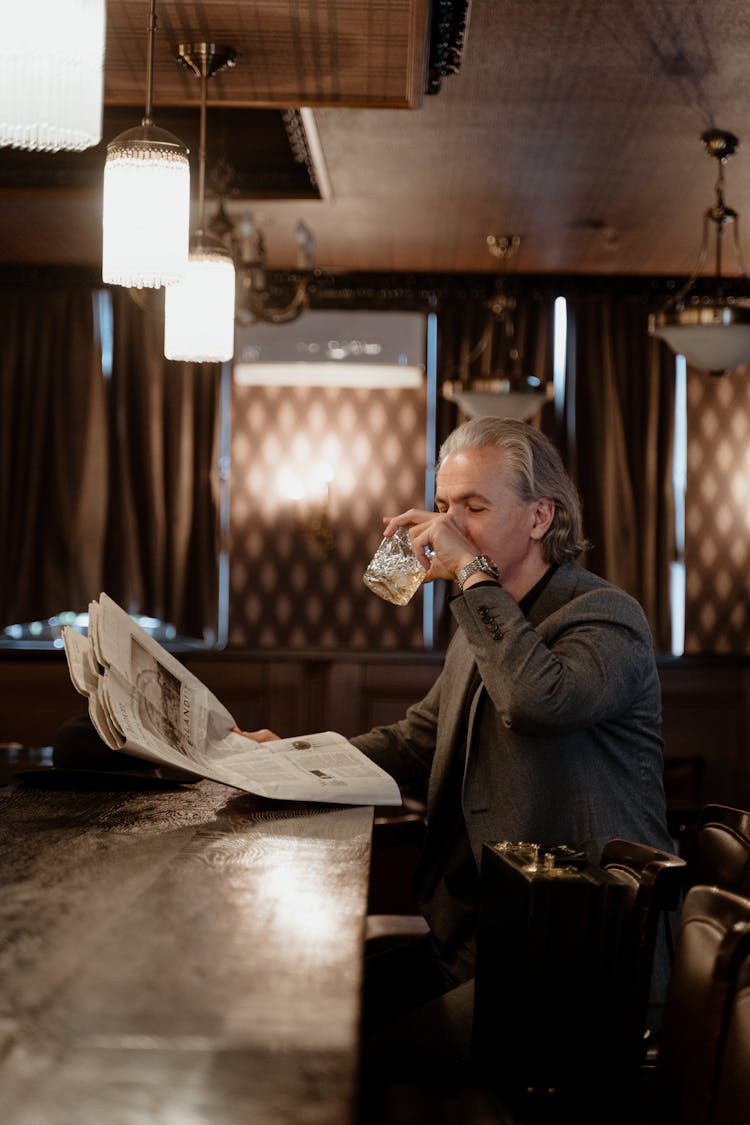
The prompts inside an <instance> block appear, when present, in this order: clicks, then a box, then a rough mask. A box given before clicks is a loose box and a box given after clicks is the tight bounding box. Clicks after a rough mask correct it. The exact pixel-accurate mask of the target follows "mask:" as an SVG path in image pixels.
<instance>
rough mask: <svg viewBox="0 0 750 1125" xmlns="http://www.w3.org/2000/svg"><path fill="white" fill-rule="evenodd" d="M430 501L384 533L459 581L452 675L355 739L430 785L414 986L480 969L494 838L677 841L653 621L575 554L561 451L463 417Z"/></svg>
mask: <svg viewBox="0 0 750 1125" xmlns="http://www.w3.org/2000/svg"><path fill="white" fill-rule="evenodd" d="M435 502H436V508H437V512H427V511H421V510H417V509H411V510H410V511H407V512H404V513H402V514H401V515H398V516H395V517H393V518H390V519H387V521H386V526H385V534H386V535H392V534H393V533H394V532H395V530H396V529H397V528H398V527H406V528H408V529H409V534H410V537H411V539H412V543H413V545H414V549H415V551H416V553H417V555H418V557H421V558H423V559H424V566H425V568H426V569H427V575H426V581H432V580H434V579H436V578H443V579H448V580H451V581H454V582H456V583H457V585H458V590H459V594H458V596H457V597H456V598H454V599H453V600H452V601H451V603H450V610H451V613H452V615H453V618H454V621H455V624H456V626H457V628H456V631H455V634H454V636H453V638H452V640H451V642H450V645H449V647H448V650H447V653H446V658H445V664H444V667H443V670H442V672H441V674H440V676H439V678H438V680H437V682H436V683H435V685H434V686H433V688H432V689H431V690H430V691H429V692H428V694H427V695H426V696H425V698H424V699H423V700H422V701H421V702H419V703H417V704H415V705H414V706H412V707H411V708H409V710H408V711H407V713H406V716H405V718H404V719H402V720H401V721H400V722H397V723H395V724H393V725H391V726H387V727H380V728H376V729H374V730H372V731H370V732H369V733H368V734H363V735H360V736H358V737H357V738H354V739H352V741H353V742H354V744H355V745H356V746H358V747H359V749H360V750H362V751H363V752H364V753H365V754H366V755H368V757H370V758H372V759H373V760H374V761H376V762H377V763H378V764H379V765H381V766H382V767H383V768H384V769H386V770H387V771H388V772H389V773H391V774H392V775H393V776H394V777H395V778H396V780H397V781H398V782H399V783H400V784H402V785H404V786H417V787H422V788H424V789H426V792H427V836H426V840H425V845H424V849H423V852H422V856H421V859H420V863H419V865H418V869H417V874H416V887H415V890H416V894H417V898H418V901H419V904H420V909H421V910H422V912H423V914H424V916H425V918H426V919H427V922H428V923H429V927H430V934H429V940H428V942H427V943H425V946H424V951H425V953H426V960H425V958H424V957H423V960H422V969H420V971H419V972H412V970H411V969H409V970H408V971H407V972H406V973H405V974H404V975H403V977H402V982H403V981H404V980H406V979H407V978H409V979H410V980H411V981H412V983H413V992H414V997H413V998H414V999H425V998H426V997H427V996H428V995H430V994H436V993H439V992H441V991H445V990H448V989H450V988H452V987H453V986H455V985H458V984H460V983H461V982H463V981H466V980H469V979H470V978H471V977H472V976H473V972H474V937H475V928H476V915H477V902H478V883H479V863H480V856H481V847H482V843H483V842H485V841H488V840H502V839H506V840H512V841H519V840H526V841H531V842H536V843H539V844H542V845H545V846H553V845H556V844H568V845H572V846H573V847H575V848H577V849H582V850H584V851H585V852H586V853H587V855H588V856H589V858H590V859H591V860H592V861H594V862H598V860H599V856H600V853H601V849H602V846H603V844H604V843H605V842H606V841H607V840H608V839H610V838H611V837H614V836H624V837H626V838H629V839H632V840H636V841H639V842H641V843H646V844H651V845H654V846H657V847H660V848H663V849H665V850H668V851H672V850H673V843H672V839H671V837H670V835H669V833H668V830H667V826H666V812H665V800H664V790H663V785H662V743H661V739H660V734H659V730H660V721H661V696H660V685H659V678H658V674H657V669H656V663H655V659H654V652H653V645H652V640H651V635H650V632H649V628H648V625H647V622H646V619H645V616H644V614H643V611H642V609H641V607H640V606H639V605H638V603H637V602H636V601H635V600H634V599H633V598H632V597H630V596H629V595H628V594H626V593H625V592H624V591H622V590H620V589H618V588H617V587H615V586H612V585H611V584H609V583H607V582H606V581H604V580H603V579H601V578H598V577H596V576H595V575H593V574H591V573H589V572H587V571H586V570H584V569H583V568H581V567H580V566H579V565H578V564H577V562H576V561H575V560H576V559H577V558H578V556H579V555H580V553H581V551H582V550H583V549H584V548H585V547H586V546H587V544H586V541H585V539H584V538H583V534H582V529H581V514H580V503H579V500H578V496H577V494H576V491H575V488H574V486H573V484H572V482H571V481H570V479H569V477H568V476H567V474H566V472H565V470H564V468H563V465H562V462H561V460H560V457H559V455H558V453H557V452H556V450H555V449H554V447H553V446H552V445H551V443H550V442H549V441H548V440H547V438H545V437H544V436H543V435H542V434H541V433H540V432H539V431H537V430H535V429H533V428H532V427H531V426H528V425H527V424H525V423H522V422H516V421H510V420H506V419H498V418H483V419H476V420H472V421H469V422H466V423H464V424H463V425H462V426H459V427H458V429H457V430H455V431H454V432H453V433H452V434H451V435H450V436H449V437H448V439H447V440H446V442H445V443H444V445H443V446H442V448H441V451H440V457H439V461H438V469H437V488H436V497H435ZM260 733H261V734H264V735H265V736H266V737H267V736H269V735H270V732H260ZM255 737H258V736H257V735H256V736H255ZM274 737H275V736H274ZM428 962H429V965H428V968H427V970H426V971H425V965H426V964H427V963H428Z"/></svg>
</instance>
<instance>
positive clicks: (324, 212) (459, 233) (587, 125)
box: [0, 0, 750, 276]
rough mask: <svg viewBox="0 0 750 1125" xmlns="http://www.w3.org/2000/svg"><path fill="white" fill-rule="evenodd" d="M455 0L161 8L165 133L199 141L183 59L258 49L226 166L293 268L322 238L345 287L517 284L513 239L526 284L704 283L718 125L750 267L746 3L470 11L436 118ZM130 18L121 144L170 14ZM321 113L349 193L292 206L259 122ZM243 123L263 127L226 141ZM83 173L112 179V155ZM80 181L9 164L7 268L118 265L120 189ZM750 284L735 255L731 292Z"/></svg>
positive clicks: (249, 0)
mask: <svg viewBox="0 0 750 1125" xmlns="http://www.w3.org/2000/svg"><path fill="white" fill-rule="evenodd" d="M450 2H451V0H235V2H233V3H230V2H227V0H195V2H189V0H184V2H179V3H178V2H173V3H169V2H167V0H164V2H163V3H162V2H159V3H158V4H157V17H158V23H159V30H158V32H157V36H156V40H157V42H156V73H155V98H154V104H155V112H154V117H155V120H156V123H157V124H160V125H162V126H163V127H165V128H169V127H170V125H169V123H170V121H171V120H172V116H171V115H172V114H176V112H177V110H178V109H180V107H182V109H181V110H180V112H183V111H184V112H185V113H186V114H187V118H184V119H182V120H183V121H184V128H185V130H186V131H187V132H190V131H191V129H193V128H194V122H195V121H196V120H197V109H198V100H199V90H198V83H197V81H196V79H195V78H194V77H193V76H192V75H191V74H189V73H188V72H187V71H186V70H185V69H184V68H182V67H179V66H178V65H177V63H176V62H175V52H176V47H177V44H178V43H179V42H181V41H186V40H189V39H195V38H198V37H204V38H208V39H211V40H213V41H214V42H217V43H224V44H228V45H230V46H233V47H235V49H236V50H238V52H239V55H240V58H239V60H238V63H237V66H236V67H235V68H234V69H233V70H231V71H226V72H224V73H222V74H219V75H218V76H217V77H215V78H214V79H212V80H211V83H210V84H209V106H210V111H209V113H210V116H209V122H210V125H209V132H208V146H209V154H210V155H209V165H210V164H211V163H212V162H213V160H214V154H223V155H224V156H225V157H226V158H227V159H228V160H229V161H230V162H231V163H232V164H234V165H235V166H236V168H237V171H238V174H240V173H241V175H240V180H241V187H240V190H238V191H237V192H236V193H234V194H233V193H231V192H230V197H229V201H228V204H227V209H228V212H229V214H230V216H231V217H232V218H236V217H239V215H240V214H242V213H243V212H244V211H245V210H246V209H247V207H248V200H251V201H252V210H253V213H254V214H255V216H256V217H257V218H258V220H259V221H260V222H261V223H262V226H263V229H264V232H265V234H266V242H267V248H268V262H269V265H270V266H271V267H282V268H285V267H290V266H292V265H293V264H294V262H295V258H296V249H295V245H294V239H293V233H292V232H293V229H294V225H295V223H296V221H297V219H303V220H304V221H305V223H306V224H307V225H308V226H309V228H310V229H311V231H312V232H313V234H314V237H315V244H316V262H317V264H318V265H319V266H320V267H321V268H323V269H326V270H332V271H334V270H335V271H338V270H342V271H349V270H366V271H367V270H382V271H407V272H408V271H429V270H435V271H456V272H464V271H467V272H468V271H482V272H487V273H490V272H495V271H496V270H497V269H498V263H497V260H496V259H494V258H492V256H491V255H490V253H489V251H488V248H487V235H488V234H490V233H495V234H517V235H519V236H520V238H521V247H520V250H519V251H518V253H517V254H516V255H515V257H514V258H513V260H512V262H511V263H509V268H511V269H512V270H515V271H518V272H521V273H530V274H545V273H546V274H556V273H579V274H592V275H606V274H612V275H627V274H631V275H650V274H670V275H683V276H684V275H686V274H688V273H689V272H690V270H691V269H692V267H693V265H694V263H695V260H696V257H697V253H698V249H699V244H700V237H701V226H702V219H703V213H704V211H705V210H706V208H707V207H708V206H709V205H710V204H711V203H712V202H713V189H714V183H715V179H716V166H715V164H714V162H713V161H711V160H710V159H709V158H708V157H707V156H706V154H705V152H704V151H703V146H702V145H701V141H700V135H701V133H702V132H703V130H705V129H706V128H707V127H708V126H709V125H716V126H718V127H720V128H723V129H729V130H732V131H733V132H735V133H736V134H737V135H738V136H739V138H740V147H739V149H738V151H737V153H736V155H735V156H733V157H732V159H731V161H729V162H728V163H727V165H726V168H725V179H726V183H725V197H726V201H727V203H728V204H729V205H730V206H732V207H734V208H735V209H736V210H737V211H738V212H739V213H740V218H741V221H740V236H741V239H742V240H743V242H744V258H745V260H746V261H748V262H750V233H749V232H750V133H749V132H747V131H746V126H747V122H748V121H749V120H750V92H749V87H748V83H747V80H746V74H747V59H748V57H750V5H748V3H747V0H700V2H698V0H471V5H470V7H469V8H468V31H467V34H466V36H465V41H464V42H463V44H462V47H461V52H460V66H459V67H458V69H457V73H452V74H450V73H449V74H448V75H447V76H446V78H445V80H444V82H443V83H442V86H441V87H440V88H439V90H438V92H437V93H436V94H435V96H423V91H424V90H425V89H426V88H428V86H429V83H428V84H427V85H426V84H425V70H426V69H427V70H428V71H430V72H431V68H432V58H431V55H432V49H433V43H432V40H433V34H432V33H434V31H435V28H436V27H437V28H438V30H440V26H441V21H442V17H443V15H444V13H445V11H446V5H447V4H449V3H450ZM453 2H455V3H456V5H457V6H458V0H453ZM108 12H109V21H110V22H109V30H108V45H107V60H106V83H105V88H106V95H107V101H108V111H107V119H106V123H105V141H107V140H111V139H112V137H113V136H114V135H115V134H116V132H117V131H119V129H120V128H121V127H128V126H129V125H136V124H138V122H139V120H140V117H141V115H142V110H143V105H144V101H145V93H146V91H145V78H146V75H145V70H146V62H145V48H146V23H147V15H148V0H110V3H109V5H108ZM431 16H432V21H430V17H431ZM430 25H431V26H430ZM428 44H429V46H428ZM305 105H306V106H312V107H313V108H312V109H311V110H309V112H308V111H306V113H308V117H307V118H306V120H309V119H310V118H312V120H313V124H314V128H313V129H312V130H311V136H312V138H313V140H314V142H315V143H314V146H313V147H314V148H315V154H316V159H317V162H318V167H319V168H320V169H321V180H322V179H323V178H327V180H328V181H329V182H330V190H326V191H315V190H312V191H310V190H309V188H310V184H309V183H308V185H307V188H306V189H305V190H303V187H304V185H302V184H296V185H292V186H291V187H290V189H289V190H288V191H282V190H280V188H279V183H280V179H281V178H283V175H284V173H283V172H280V171H279V165H278V156H279V154H278V152H277V151H276V150H275V148H274V145H273V144H271V143H268V142H267V140H266V139H264V137H263V136H262V135H261V134H260V133H254V127H255V126H254V120H253V118H254V115H255V114H257V113H259V112H261V111H262V110H263V109H264V107H268V110H269V112H270V111H273V112H274V113H276V114H277V115H278V114H279V107H280V106H289V107H299V106H305ZM232 106H237V107H247V108H238V109H237V113H238V115H239V116H238V117H237V118H235V119H234V120H233V122H232V123H231V124H229V119H228V118H227V121H226V124H221V123H219V122H220V117H219V116H216V115H220V114H222V113H228V112H229V108H228V107H232ZM116 111H117V112H120V113H121V114H122V115H123V117H120V118H118V119H117V121H116V120H115V116H114V115H115V112H116ZM211 114H213V115H214V116H211ZM125 119H127V122H125ZM124 122H125V123H124ZM174 123H175V124H174V126H173V127H172V131H174V132H177V135H178V136H179V135H180V130H181V129H182V128H183V125H182V124H181V122H180V121H179V120H178V119H177V117H176V116H175V117H174ZM177 126H179V127H177ZM192 136H194V133H192ZM189 143H190V145H191V147H194V142H193V141H191V140H190V139H189ZM287 155H288V154H287ZM31 157H34V159H35V162H36V163H35V166H36V167H37V168H38V169H39V176H38V177H37V178H36V179H35V178H34V176H33V175H28V174H27V172H28V168H29V167H30V164H31V163H34V161H32V160H31ZM81 157H82V162H81V164H82V165H83V164H84V163H85V162H86V161H87V160H89V161H93V164H94V165H96V167H97V169H98V168H100V166H101V163H102V161H103V154H102V150H101V149H100V150H99V151H98V152H94V153H93V154H92V155H90V156H88V157H85V156H84V154H81ZM97 161H98V164H97ZM45 162H46V163H45ZM22 166H23V168H24V173H23V176H21V175H20V173H19V172H18V169H19V168H20V167H22ZM70 167H71V158H70V154H68V155H66V154H63V153H58V154H53V155H51V156H47V157H45V158H44V160H43V159H42V157H41V154H36V156H35V154H30V157H29V160H27V161H26V163H24V161H23V160H22V159H20V155H19V154H16V153H13V152H12V151H11V150H8V149H5V150H2V149H0V261H3V262H5V263H19V262H23V261H31V260H33V261H35V262H41V261H44V260H45V259H46V261H48V262H49V263H51V264H55V263H60V264H81V265H88V266H97V265H98V264H99V262H100V256H101V231H100V221H101V188H100V183H101V181H100V174H99V171H98V170H97V171H96V174H95V175H93V174H92V176H91V178H90V179H89V181H88V182H89V187H88V189H86V191H85V192H84V195H85V199H86V201H87V202H86V203H84V199H83V195H82V194H81V193H82V191H83V188H82V186H81V184H82V182H83V181H81V180H79V181H78V182H74V180H73V179H69V180H68V181H67V182H66V176H69V175H70V173H69V171H68V170H69V169H70ZM43 170H44V175H42V171H43ZM288 171H289V174H290V175H292V173H293V172H294V169H289V170H288ZM297 171H300V169H297ZM322 173H327V177H324V176H323V175H322ZM24 176H25V177H26V178H24ZM45 177H46V179H45ZM308 179H309V176H308ZM44 184H46V185H47V186H46V187H44V186H43V185H44ZM66 192H68V193H69V195H70V198H68V197H67V196H66ZM739 269H740V267H739V263H738V261H737V259H736V257H735V254H734V251H733V249H732V246H731V239H727V240H726V247H725V254H724V271H725V273H727V274H736V273H738V272H739Z"/></svg>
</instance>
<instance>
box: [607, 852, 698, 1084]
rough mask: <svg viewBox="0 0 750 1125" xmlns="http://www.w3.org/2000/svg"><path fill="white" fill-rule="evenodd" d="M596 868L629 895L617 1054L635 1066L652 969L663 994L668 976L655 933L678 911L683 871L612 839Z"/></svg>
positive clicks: (677, 863) (673, 858)
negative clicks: (623, 1053) (625, 1055)
mask: <svg viewBox="0 0 750 1125" xmlns="http://www.w3.org/2000/svg"><path fill="white" fill-rule="evenodd" d="M600 866H601V867H603V868H605V870H606V871H608V872H609V874H610V875H614V876H615V878H617V879H618V880H619V881H620V882H622V883H625V884H626V886H628V888H629V889H630V895H629V906H628V910H627V912H626V916H625V923H624V933H623V935H622V938H623V940H622V943H621V953H620V982H621V986H622V993H621V1001H620V1003H621V1007H622V1012H623V1016H622V1048H621V1049H624V1050H625V1051H626V1052H630V1054H631V1060H630V1061H631V1062H632V1063H634V1064H635V1065H638V1063H639V1062H640V1061H641V1059H642V1056H643V1052H644V1050H645V1035H646V1031H647V1023H648V1008H649V998H650V995H651V985H652V978H653V976H654V967H655V964H656V966H657V973H659V975H660V977H661V989H662V990H664V989H666V983H667V976H668V973H669V965H668V962H667V960H666V949H667V945H666V943H664V945H663V952H662V949H661V948H660V950H659V953H660V954H661V956H659V955H657V946H658V945H659V943H658V936H659V929H660V926H664V927H665V934H668V933H669V931H668V929H667V927H668V926H669V919H668V913H669V912H670V911H674V910H676V909H677V907H678V905H679V902H680V897H681V895H682V890H683V885H684V878H685V871H686V868H687V865H686V863H685V860H684V859H681V858H680V857H679V856H677V855H672V854H670V853H669V852H663V851H660V850H659V849H658V848H652V847H649V846H648V845H646V844H638V843H634V842H633V841H632V840H622V839H619V838H617V839H614V840H609V841H608V843H607V844H606V845H605V846H604V849H603V851H602V856H601V861H600ZM670 936H671V934H670ZM625 1061H626V1062H627V1059H626V1060H625Z"/></svg>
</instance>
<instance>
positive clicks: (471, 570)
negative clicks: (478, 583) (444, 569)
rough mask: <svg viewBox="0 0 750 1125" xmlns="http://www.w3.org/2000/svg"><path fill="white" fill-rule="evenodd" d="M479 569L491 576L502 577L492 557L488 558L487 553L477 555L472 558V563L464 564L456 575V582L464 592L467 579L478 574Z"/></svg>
mask: <svg viewBox="0 0 750 1125" xmlns="http://www.w3.org/2000/svg"><path fill="white" fill-rule="evenodd" d="M479 570H482V571H484V573H485V574H489V576H490V578H495V579H499V578H500V571H499V570H498V568H497V567H496V566H495V564H494V563H493V561H492V559H488V558H487V556H486V555H477V557H476V558H475V559H472V560H471V562H470V563H467V564H466V566H462V567H461V569H460V570H459V572H458V574H457V575H456V582H457V583H458V588H459V590H460V591H461V593H462V594H463V592H464V583H465V582H466V579H467V578H468V577H469V576H470V575H472V574H476V573H477V571H479Z"/></svg>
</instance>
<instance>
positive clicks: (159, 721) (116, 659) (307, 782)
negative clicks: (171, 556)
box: [63, 594, 401, 805]
mask: <svg viewBox="0 0 750 1125" xmlns="http://www.w3.org/2000/svg"><path fill="white" fill-rule="evenodd" d="M63 643H64V645H65V655H66V657H67V661H68V669H69V671H70V678H71V680H72V681H73V685H74V687H75V688H76V690H77V691H79V692H80V693H81V695H85V696H87V697H88V701H89V715H90V716H91V721H92V722H93V724H94V727H95V728H96V730H97V732H98V734H99V736H100V737H101V738H102V739H103V741H104V742H105V743H106V744H107V745H108V746H109V747H111V748H112V749H113V750H123V751H125V752H126V753H129V754H134V755H136V756H137V757H139V758H145V759H147V760H148V761H150V762H155V763H157V764H158V765H160V766H167V767H170V768H176V769H179V770H188V771H189V772H191V773H195V774H199V775H200V776H202V777H206V778H208V779H210V780H211V781H219V782H223V783H224V784H225V785H232V786H234V787H235V788H236V789H243V790H245V791H246V792H248V793H255V794H257V795H258V796H261V797H271V798H275V799H279V800H292V801H324V802H326V803H329V802H330V803H333V804H348V805H400V804H401V794H400V791H399V788H398V786H397V784H396V782H395V781H394V779H393V778H392V777H391V776H390V774H388V773H386V772H385V770H382V769H381V768H380V767H379V766H377V765H376V764H375V763H374V762H371V761H370V760H369V758H366V757H365V755H364V754H362V753H360V751H359V750H358V749H357V748H356V746H353V745H352V744H351V742H348V741H347V740H346V739H345V738H344V737H343V736H342V735H340V734H335V733H333V732H332V731H325V732H323V733H320V734H309V735H301V736H299V737H297V738H285V739H279V740H276V741H273V742H255V741H254V740H252V739H248V738H246V737H245V736H244V735H241V734H238V733H237V732H236V731H233V730H232V728H233V727H234V726H235V725H236V724H235V721H234V719H233V718H232V716H231V715H230V713H229V711H227V709H226V707H224V706H223V705H222V704H221V703H220V702H219V700H218V699H217V698H216V697H215V696H214V695H213V694H212V692H210V691H209V690H208V688H207V687H206V686H205V685H204V684H203V683H201V681H200V680H199V679H198V678H197V677H196V676H194V675H193V674H192V672H190V671H189V669H187V668H186V667H185V666H184V665H183V664H181V663H180V661H179V660H177V659H176V657H174V656H172V655H171V653H169V652H167V651H166V649H164V648H162V646H161V645H160V644H159V643H158V642H157V641H155V640H154V639H153V637H150V636H149V634H148V633H146V632H145V630H143V629H142V628H141V627H140V626H139V625H137V624H136V622H135V621H133V619H132V618H131V617H130V616H129V615H128V614H127V613H126V612H125V611H124V610H123V609H121V608H120V606H119V605H117V603H116V602H114V601H113V600H112V599H111V598H110V597H108V596H107V595H106V594H101V596H100V597H99V600H98V602H97V601H94V602H91V603H90V605H89V628H88V636H87V637H85V636H83V635H82V634H81V633H78V632H76V630H75V629H73V628H71V627H70V626H66V627H65V628H64V629H63Z"/></svg>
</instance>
